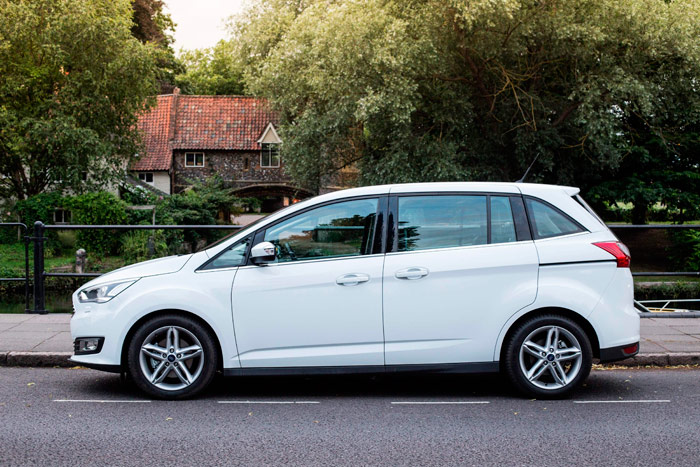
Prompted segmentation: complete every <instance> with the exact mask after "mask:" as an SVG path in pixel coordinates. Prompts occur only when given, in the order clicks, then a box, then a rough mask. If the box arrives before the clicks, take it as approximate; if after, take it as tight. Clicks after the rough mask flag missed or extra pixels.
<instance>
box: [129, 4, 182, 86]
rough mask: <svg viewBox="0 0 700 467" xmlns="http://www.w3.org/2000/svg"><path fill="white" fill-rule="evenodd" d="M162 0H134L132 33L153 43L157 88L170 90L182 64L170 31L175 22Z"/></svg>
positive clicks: (144, 40) (148, 42) (173, 29)
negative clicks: (166, 11) (176, 55)
mask: <svg viewBox="0 0 700 467" xmlns="http://www.w3.org/2000/svg"><path fill="white" fill-rule="evenodd" d="M164 6H165V2H163V0H133V1H132V8H133V20H134V22H133V25H132V27H131V34H132V35H133V36H134V37H135V38H136V39H138V40H139V41H141V42H142V43H144V44H151V45H152V46H153V51H154V54H155V55H154V56H155V60H156V75H157V79H158V81H159V83H160V92H161V93H163V94H167V93H170V92H172V89H173V87H174V86H175V75H177V74H179V73H183V72H184V70H185V69H184V66H183V64H182V62H181V61H180V60H178V59H177V57H175V51H174V50H173V47H172V44H173V38H172V32H174V31H175V23H173V20H172V18H171V16H170V15H169V14H167V13H165V12H164V11H163V7H164Z"/></svg>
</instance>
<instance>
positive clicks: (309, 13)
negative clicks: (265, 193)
mask: <svg viewBox="0 0 700 467" xmlns="http://www.w3.org/2000/svg"><path fill="white" fill-rule="evenodd" d="M698 16H700V3H698V2H696V1H693V0H681V1H673V2H667V1H663V0H632V1H624V2H620V1H618V0H590V1H586V2H581V1H580V0H558V1H555V2H542V1H534V0H504V1H493V0H474V1H471V0H470V1H466V0H428V1H421V2H418V1H412V0H408V1H402V2H394V1H387V0H348V1H342V2H341V1H302V2H289V1H287V0H258V1H257V2H254V3H253V4H252V6H251V7H250V8H249V9H248V10H247V11H246V12H245V13H244V14H243V15H242V16H240V17H239V18H237V19H235V20H234V22H233V23H232V25H231V32H232V35H233V40H232V41H233V44H234V55H235V57H236V60H237V62H238V63H240V64H243V65H244V66H245V68H244V69H245V73H244V81H245V82H246V85H247V87H248V89H249V91H250V92H252V93H254V94H259V95H263V96H266V97H268V98H270V99H271V101H272V103H273V105H274V106H275V107H276V108H277V109H279V110H280V112H281V115H282V125H281V131H280V134H281V136H282V139H283V141H284V148H283V151H284V157H285V164H286V167H287V169H288V171H289V173H290V174H291V175H292V176H293V177H294V178H295V179H296V180H297V181H298V182H302V183H304V184H305V185H307V186H309V187H312V188H318V186H319V185H320V184H321V179H322V178H323V177H327V176H331V175H333V174H337V173H338V171H339V170H341V169H342V168H343V167H347V166H353V165H356V166H357V167H359V169H360V170H361V177H360V182H361V183H363V184H364V183H382V182H408V181H435V180H469V179H490V180H505V181H513V180H516V179H519V178H520V177H521V176H522V174H523V173H524V171H525V169H526V167H527V166H528V165H529V164H530V162H531V161H532V160H533V158H534V157H535V156H536V155H539V159H538V161H537V163H536V164H535V166H534V168H533V171H532V172H531V176H530V178H529V181H538V182H553V183H562V184H575V185H579V186H582V187H583V188H584V190H587V189H588V188H590V187H592V186H595V185H598V184H600V183H602V182H605V181H608V180H614V179H615V178H620V174H624V175H625V176H627V175H628V174H630V172H629V170H628V166H627V165H625V164H629V165H630V166H632V167H640V165H639V161H638V158H639V157H643V156H644V151H647V152H649V153H651V154H652V156H651V157H652V158H658V157H659V156H658V154H657V153H658V152H659V151H660V150H661V149H660V148H654V146H655V145H656V146H658V142H656V141H654V140H653V137H657V138H659V139H661V140H663V141H664V142H665V144H666V145H667V147H666V148H665V149H663V150H664V151H667V154H668V155H667V156H665V157H666V159H665V160H662V161H661V162H660V165H661V166H662V167H664V166H665V167H666V168H667V170H669V171H670V172H672V173H671V174H669V176H664V177H661V178H659V177H656V176H654V177H653V180H654V183H653V184H652V187H650V192H649V193H648V195H647V194H644V195H643V196H644V199H645V202H647V201H650V200H651V201H662V200H663V201H667V202H669V203H670V202H671V201H670V200H671V199H672V198H673V199H675V198H678V196H676V195H678V194H679V193H681V192H683V193H687V191H686V190H681V189H680V187H681V186H684V185H683V184H684V183H686V181H688V180H690V179H691V178H692V176H691V174H690V172H691V170H688V167H693V165H692V164H693V162H692V158H691V157H690V155H691V154H692V153H693V151H695V154H697V153H698V151H696V150H695V149H692V148H693V147H695V146H694V145H695V143H694V142H682V141H681V138H682V136H683V135H684V134H686V133H687V131H688V129H689V128H691V126H692V125H695V124H696V123H697V122H698V120H699V118H698V112H697V109H698V108H700V88H698V87H697V86H696V85H695V84H694V83H695V81H696V79H697V76H698V75H700V22H698V21H697V17H698ZM674 144H681V145H686V146H687V154H688V157H685V156H684V157H685V159H686V161H690V162H685V161H684V162H680V163H679V164H677V165H669V164H668V161H669V160H671V159H672V158H673V157H675V155H677V154H679V151H680V150H679V149H678V147H677V146H673V145H674ZM684 151H685V149H684ZM630 155H631V156H630ZM695 157H697V156H695ZM689 164H690V165H689ZM694 164H696V165H695V166H694V167H695V168H694V170H695V172H696V173H697V159H695V162H694ZM631 175H633V172H632V173H631ZM631 175H630V176H631ZM670 176H673V177H677V179H678V180H677V181H676V182H674V183H673V185H672V186H673V189H674V190H676V191H675V192H674V193H675V194H674V193H671V192H670V191H669V190H666V191H664V192H659V191H656V188H655V187H656V185H662V186H666V185H668V183H669V179H670V178H669V177H670ZM641 183H645V184H647V185H648V180H645V179H641ZM690 186H695V185H694V184H691V185H690ZM638 188H639V187H637V189H635V191H636V192H639V191H645V190H646V188H645V189H644V190H640V189H638ZM694 193H698V190H695V191H694ZM628 198H629V199H632V198H635V196H630V197H627V196H625V199H628ZM691 198H692V197H688V199H687V200H683V201H682V203H683V206H685V207H684V208H683V209H689V206H691V205H692V204H693V203H694V202H695V200H694V198H692V199H691ZM636 199H637V202H638V203H639V201H638V199H639V197H638V196H637V197H636Z"/></svg>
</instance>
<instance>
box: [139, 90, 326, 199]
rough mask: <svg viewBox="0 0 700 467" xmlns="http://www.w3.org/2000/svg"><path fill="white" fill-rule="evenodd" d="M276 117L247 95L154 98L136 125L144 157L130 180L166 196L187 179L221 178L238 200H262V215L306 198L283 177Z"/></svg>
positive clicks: (263, 103) (260, 101) (262, 101)
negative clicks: (143, 146) (252, 197)
mask: <svg viewBox="0 0 700 467" xmlns="http://www.w3.org/2000/svg"><path fill="white" fill-rule="evenodd" d="M277 122H278V120H277V116H276V115H275V113H274V112H272V111H271V110H270V109H269V108H268V105H267V102H266V101H265V99H261V98H257V97H246V96H188V95H180V94H179V91H178V90H177V89H175V92H174V93H173V94H168V95H160V96H158V97H157V105H156V106H155V107H154V108H153V109H151V110H150V112H148V113H147V114H145V115H144V116H143V117H141V119H140V120H139V129H140V130H141V131H142V134H143V141H144V145H145V149H146V153H145V154H144V155H143V156H142V157H141V158H140V159H139V160H138V161H137V162H136V163H134V164H133V165H132V167H131V173H132V176H133V177H134V178H135V179H138V180H139V181H141V182H142V183H145V184H147V185H150V186H151V187H153V188H155V189H157V190H159V191H161V192H163V193H165V194H172V193H178V192H180V191H182V190H184V189H185V188H187V187H188V186H189V185H191V182H190V181H192V180H205V179H207V178H208V177H211V176H213V175H219V176H221V177H222V178H223V179H224V181H225V182H226V184H227V186H230V187H232V188H234V189H235V192H236V194H237V195H239V196H241V197H249V196H254V197H258V198H261V199H263V211H266V212H269V211H273V210H276V209H279V208H280V207H282V206H285V205H287V204H289V203H291V202H293V200H295V199H303V198H307V197H309V196H311V194H312V193H310V192H309V191H307V190H304V189H301V188H298V187H296V186H294V184H293V183H292V182H291V180H290V178H289V177H287V176H286V175H285V173H284V158H283V157H281V155H280V143H281V142H282V141H281V140H280V137H279V135H278V134H277V130H276V128H275V125H276V124H277Z"/></svg>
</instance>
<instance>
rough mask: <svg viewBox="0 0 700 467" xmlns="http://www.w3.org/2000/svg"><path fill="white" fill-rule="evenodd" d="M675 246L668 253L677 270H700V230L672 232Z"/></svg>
mask: <svg viewBox="0 0 700 467" xmlns="http://www.w3.org/2000/svg"><path fill="white" fill-rule="evenodd" d="M669 235H670V236H671V239H672V240H673V246H672V247H671V248H669V251H668V254H669V257H670V258H671V263H672V264H673V267H674V270H676V271H700V231H698V230H679V231H675V232H670V233H669Z"/></svg>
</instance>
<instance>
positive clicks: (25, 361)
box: [0, 313, 700, 366]
mask: <svg viewBox="0 0 700 467" xmlns="http://www.w3.org/2000/svg"><path fill="white" fill-rule="evenodd" d="M654 315H656V316H661V314H659V313H654ZM668 315H671V313H669V314H667V316H668ZM70 317H71V315H70V314H69V313H52V314H47V315H31V314H0V365H7V366H72V365H73V364H72V363H71V362H69V361H68V357H70V356H71V355H72V353H73V341H72V339H71V336H70ZM641 334H642V339H641V342H640V352H639V355H637V356H636V357H634V358H631V359H628V360H624V361H622V362H616V363H615V364H616V365H623V366H639V365H655V366H666V365H690V364H700V319H698V318H679V317H678V313H675V314H673V316H672V317H670V316H669V317H658V318H656V317H654V318H646V317H645V318H644V319H642V332H641Z"/></svg>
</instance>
